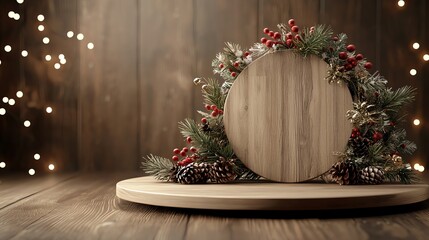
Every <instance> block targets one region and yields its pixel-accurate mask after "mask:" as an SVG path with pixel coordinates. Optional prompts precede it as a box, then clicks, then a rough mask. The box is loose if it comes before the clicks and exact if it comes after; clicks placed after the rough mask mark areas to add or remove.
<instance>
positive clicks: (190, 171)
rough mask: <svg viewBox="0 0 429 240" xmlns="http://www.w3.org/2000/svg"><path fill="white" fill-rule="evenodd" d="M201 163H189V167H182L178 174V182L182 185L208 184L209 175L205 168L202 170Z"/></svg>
mask: <svg viewBox="0 0 429 240" xmlns="http://www.w3.org/2000/svg"><path fill="white" fill-rule="evenodd" d="M200 164H201V163H195V162H193V163H189V164H188V165H186V166H184V167H181V168H180V169H179V170H178V172H177V174H176V178H177V182H178V183H182V184H194V183H205V182H207V173H206V170H205V169H204V167H203V170H202V169H200V168H201V167H202V166H204V165H202V166H200Z"/></svg>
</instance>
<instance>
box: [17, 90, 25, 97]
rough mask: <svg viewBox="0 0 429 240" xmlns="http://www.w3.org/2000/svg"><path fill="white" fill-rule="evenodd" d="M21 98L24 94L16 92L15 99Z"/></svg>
mask: <svg viewBox="0 0 429 240" xmlns="http://www.w3.org/2000/svg"><path fill="white" fill-rule="evenodd" d="M23 96H24V93H23V92H22V91H18V92H16V97H17V98H22V97H23Z"/></svg>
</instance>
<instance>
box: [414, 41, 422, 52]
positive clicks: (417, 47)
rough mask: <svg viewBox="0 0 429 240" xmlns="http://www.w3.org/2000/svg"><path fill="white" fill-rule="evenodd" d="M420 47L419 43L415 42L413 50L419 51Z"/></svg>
mask: <svg viewBox="0 0 429 240" xmlns="http://www.w3.org/2000/svg"><path fill="white" fill-rule="evenodd" d="M419 47H420V44H419V43H418V42H415V43H413V48H414V49H416V50H417V49H419Z"/></svg>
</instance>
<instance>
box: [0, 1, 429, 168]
mask: <svg viewBox="0 0 429 240" xmlns="http://www.w3.org/2000/svg"><path fill="white" fill-rule="evenodd" d="M290 18H295V19H296V22H297V24H298V25H299V26H301V27H303V26H308V27H310V26H313V25H315V24H319V23H323V24H326V25H331V26H332V28H333V29H334V31H335V32H336V33H340V32H345V33H347V34H348V36H349V42H350V43H353V44H355V45H356V46H357V51H358V52H361V53H363V54H364V56H365V57H367V58H368V59H369V60H370V61H372V62H373V63H374V65H375V66H374V68H373V69H376V70H378V71H379V72H380V73H381V74H382V75H384V76H385V77H386V78H387V79H388V80H389V82H390V86H392V87H393V88H396V87H399V86H402V85H411V86H414V87H416V88H418V95H417V98H416V101H415V103H414V104H413V105H412V106H411V107H410V108H409V109H408V111H409V115H408V117H407V122H406V123H405V128H406V129H407V131H408V134H409V138H410V139H411V140H413V141H415V142H416V143H417V145H418V147H419V149H418V150H417V152H416V153H415V154H414V155H413V156H412V157H411V158H408V160H409V161H411V163H412V164H413V165H414V164H420V165H423V166H426V162H427V159H428V153H429V150H428V148H427V147H426V146H427V143H428V142H429V135H428V133H429V131H428V129H429V128H428V126H429V124H428V122H429V109H428V108H427V107H425V103H427V102H428V101H429V95H428V91H429V83H428V81H427V78H428V77H429V55H428V54H429V2H427V1H426V0H405V1H402V0H401V1H398V0H347V1H346V0H343V1H338V0H121V1H118V0H116V1H115V0H38V1H30V0H1V1H0V83H1V85H0V100H1V101H0V175H1V174H4V173H7V172H21V173H26V174H30V175H40V174H47V173H50V174H52V173H56V172H64V171H74V170H81V171H101V170H121V171H125V170H137V169H138V168H139V164H140V161H141V160H142V156H145V155H147V154H149V153H154V154H159V155H163V156H166V157H170V155H171V150H172V149H173V148H174V147H178V146H182V145H183V142H182V141H183V139H182V138H181V136H180V134H179V131H178V129H177V122H178V121H181V120H182V119H184V118H186V117H197V113H196V110H198V109H202V108H203V105H202V98H201V94H200V89H199V88H198V87H196V86H194V85H193V83H192V80H193V78H194V77H197V76H205V77H211V76H212V75H213V74H212V70H211V60H212V59H213V58H214V57H215V54H216V53H217V52H219V51H221V50H222V48H223V45H224V42H226V41H230V42H235V43H239V44H241V45H242V46H243V47H246V48H248V47H250V46H251V45H252V43H254V42H257V41H259V39H260V38H261V37H262V36H263V32H262V29H263V28H264V27H269V28H274V27H275V26H276V24H277V23H280V22H287V20H288V19H290ZM374 71H375V70H374ZM419 169H420V170H423V169H422V168H421V167H420V168H419Z"/></svg>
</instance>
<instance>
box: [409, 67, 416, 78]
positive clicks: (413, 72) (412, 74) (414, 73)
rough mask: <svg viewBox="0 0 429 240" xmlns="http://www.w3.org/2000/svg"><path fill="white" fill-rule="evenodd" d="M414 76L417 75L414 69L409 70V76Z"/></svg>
mask: <svg viewBox="0 0 429 240" xmlns="http://www.w3.org/2000/svg"><path fill="white" fill-rule="evenodd" d="M416 74H417V70H416V69H414V68H413V69H411V70H410V75H411V76H415V75H416Z"/></svg>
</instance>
